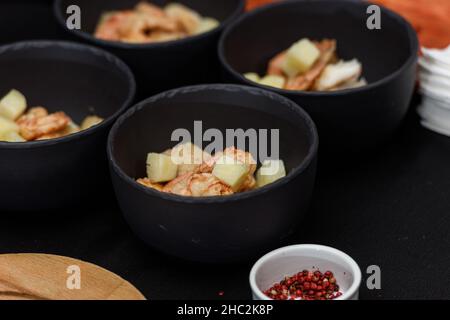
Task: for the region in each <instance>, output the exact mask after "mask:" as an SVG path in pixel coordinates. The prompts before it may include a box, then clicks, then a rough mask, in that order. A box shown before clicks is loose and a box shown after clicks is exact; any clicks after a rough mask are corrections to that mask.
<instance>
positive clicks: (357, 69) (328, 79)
mask: <svg viewBox="0 0 450 320" xmlns="http://www.w3.org/2000/svg"><path fill="white" fill-rule="evenodd" d="M361 73H362V65H361V63H360V62H359V61H358V60H357V59H353V60H350V61H342V60H341V61H339V62H338V63H336V64H331V65H328V66H327V67H326V68H325V70H324V71H323V72H322V74H321V75H320V77H319V78H318V79H317V81H316V83H315V89H316V90H319V91H326V90H331V89H333V88H337V87H340V86H343V85H345V84H347V83H355V82H357V81H358V79H359V77H360V76H361Z"/></svg>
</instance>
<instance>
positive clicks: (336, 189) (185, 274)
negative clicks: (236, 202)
mask: <svg viewBox="0 0 450 320" xmlns="http://www.w3.org/2000/svg"><path fill="white" fill-rule="evenodd" d="M337 156H340V155H337ZM355 159H356V158H355ZM327 160H329V159H327ZM449 191H450V138H446V137H444V136H440V135H437V134H434V133H432V132H429V131H427V130H425V129H423V128H421V127H420V125H419V122H418V119H417V118H416V117H415V115H414V114H411V115H410V116H409V117H408V119H407V121H406V123H405V125H404V126H403V127H402V128H401V129H400V130H399V132H398V133H397V134H396V135H395V137H394V138H393V140H392V141H391V142H389V143H388V144H387V145H385V146H383V147H381V148H380V149H378V150H377V152H375V153H374V154H372V155H370V156H364V157H360V158H359V159H358V160H355V161H353V162H352V163H351V164H348V165H347V166H346V167H339V168H335V169H333V170H331V169H327V170H323V169H322V170H319V177H318V181H317V187H316V191H315V197H314V200H313V203H312V208H311V212H310V213H309V216H308V217H307V218H306V220H305V221H304V222H303V224H302V225H301V227H300V229H299V230H298V232H297V234H296V235H295V236H294V238H293V239H291V240H290V242H291V243H319V244H325V245H330V246H334V247H336V248H339V249H341V250H343V251H345V252H347V253H348V254H349V255H351V256H352V257H353V258H354V259H355V260H356V261H357V262H358V263H359V265H360V267H361V269H362V271H363V285H362V289H361V298H362V299H419V298H420V299H445V298H449V297H450V279H449V278H448V277H447V275H448V270H449V269H450V255H449V254H448V252H449V250H448V249H449V247H450V232H449V230H450V197H449ZM111 203H113V205H111ZM114 203H115V201H114V198H113V196H111V200H110V201H106V202H105V204H104V208H103V209H95V208H90V207H89V206H88V205H87V204H86V206H85V207H84V209H82V210H77V211H73V210H71V208H67V210H62V211H61V212H58V213H56V214H55V213H53V214H43V215H34V216H30V215H23V214H22V215H13V214H2V215H1V217H0V253H16V252H42V253H52V254H60V255H65V256H70V257H74V258H79V259H82V260H85V261H88V262H92V263H95V264H98V265H100V266H102V267H105V268H107V269H109V270H111V271H113V272H116V273H117V274H119V275H121V276H122V277H124V278H125V279H127V280H129V281H130V282H131V283H133V284H134V285H135V286H136V287H137V288H139V289H140V290H141V291H142V292H143V294H144V295H145V296H146V297H147V298H150V299H249V298H250V297H251V293H250V289H249V285H248V273H249V270H250V268H251V262H250V263H249V264H245V265H232V266H213V265H199V264H190V263H185V262H181V261H178V260H175V259H173V258H170V257H167V256H165V255H162V254H160V253H158V252H155V251H152V249H149V248H147V247H146V246H145V245H144V244H143V243H142V242H141V241H140V240H138V239H137V238H136V237H135V236H134V235H133V234H132V233H131V231H130V229H129V228H128V227H127V225H126V223H125V222H124V220H123V219H122V217H121V214H120V211H119V209H118V208H117V206H116V205H115V204H114ZM369 265H378V266H380V268H381V276H382V278H381V280H382V288H381V290H373V291H370V290H368V289H367V288H366V286H365V280H366V279H367V274H366V272H365V271H366V269H367V267H368V266H369ZM222 291H223V293H224V295H223V296H219V292H222Z"/></svg>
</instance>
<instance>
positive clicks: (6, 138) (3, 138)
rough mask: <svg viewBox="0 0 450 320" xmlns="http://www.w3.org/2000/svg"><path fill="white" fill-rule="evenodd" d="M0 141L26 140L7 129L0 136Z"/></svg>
mask: <svg viewBox="0 0 450 320" xmlns="http://www.w3.org/2000/svg"><path fill="white" fill-rule="evenodd" d="M0 141H6V142H25V141H26V140H25V139H24V138H23V137H22V136H21V135H20V134H18V133H17V132H15V131H9V132H6V133H4V134H3V135H1V136H0Z"/></svg>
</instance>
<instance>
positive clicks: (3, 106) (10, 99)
mask: <svg viewBox="0 0 450 320" xmlns="http://www.w3.org/2000/svg"><path fill="white" fill-rule="evenodd" d="M26 108H27V99H26V98H25V96H24V95H23V94H22V93H20V92H19V91H17V90H15V89H13V90H11V91H10V92H9V93H8V94H7V95H6V96H4V97H3V98H2V99H1V100H0V116H2V117H5V118H7V119H10V120H13V121H15V120H17V118H19V117H20V116H21V115H22V114H23V113H24V112H25V109H26Z"/></svg>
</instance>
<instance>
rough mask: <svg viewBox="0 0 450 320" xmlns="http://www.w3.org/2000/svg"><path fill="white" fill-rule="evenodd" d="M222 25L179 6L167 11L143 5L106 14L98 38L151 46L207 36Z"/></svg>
mask: <svg viewBox="0 0 450 320" xmlns="http://www.w3.org/2000/svg"><path fill="white" fill-rule="evenodd" d="M217 26H219V21H217V20H216V19H214V18H210V17H202V16H201V15H200V14H199V13H198V12H196V11H194V10H192V9H190V8H188V7H186V6H184V5H182V4H179V3H169V4H168V5H166V6H165V7H164V8H161V7H159V6H157V5H154V4H151V3H148V2H145V1H143V2H140V3H138V4H137V5H136V6H135V7H134V8H133V9H130V10H119V11H113V12H106V13H104V14H103V15H102V17H101V18H100V22H99V24H98V26H97V29H96V31H95V37H97V38H99V39H102V40H109V41H120V42H128V43H152V42H163V41H172V40H179V39H183V38H186V37H189V36H193V35H197V34H201V33H205V32H208V31H210V30H212V29H214V28H216V27H217Z"/></svg>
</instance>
